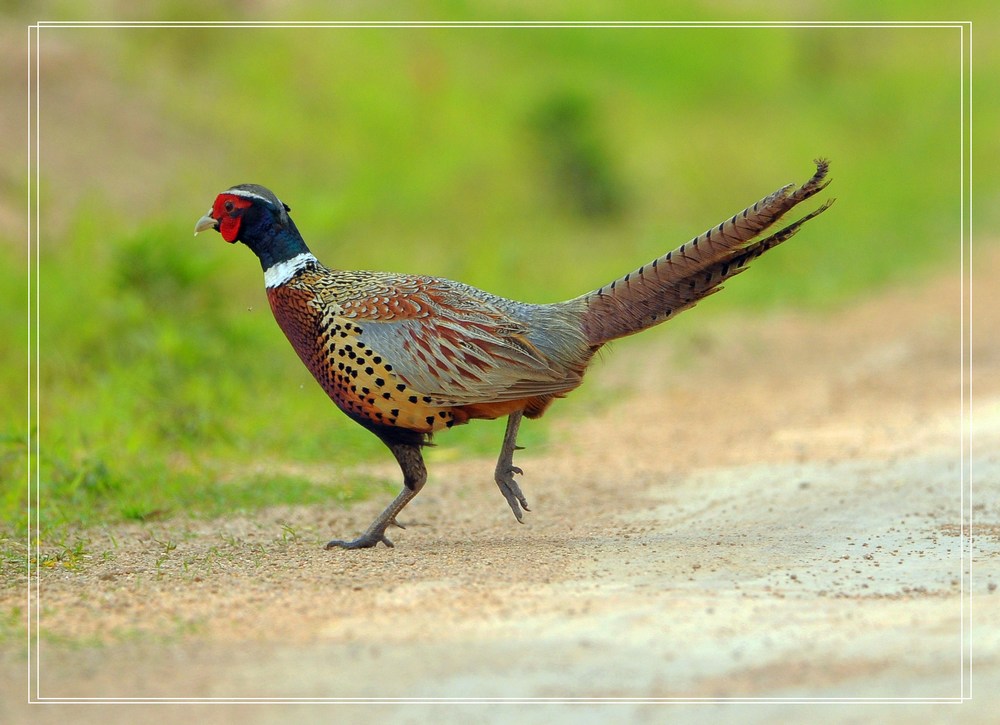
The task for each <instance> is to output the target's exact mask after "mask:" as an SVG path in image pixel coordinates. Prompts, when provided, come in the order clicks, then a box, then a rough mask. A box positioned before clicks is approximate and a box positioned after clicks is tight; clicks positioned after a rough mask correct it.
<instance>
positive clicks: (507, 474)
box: [494, 465, 531, 524]
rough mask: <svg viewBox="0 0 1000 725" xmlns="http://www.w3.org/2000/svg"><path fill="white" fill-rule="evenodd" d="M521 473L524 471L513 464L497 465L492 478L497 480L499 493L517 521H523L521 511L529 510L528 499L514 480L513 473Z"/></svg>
mask: <svg viewBox="0 0 1000 725" xmlns="http://www.w3.org/2000/svg"><path fill="white" fill-rule="evenodd" d="M515 474H517V475H523V474H524V471H522V470H521V469H520V468H518V467H517V466H514V465H510V466H498V467H497V470H496V473H495V476H494V480H495V481H496V482H497V486H498V487H499V488H500V493H502V494H503V497H504V498H505V499H506V500H507V505H508V506H510V510H511V511H513V512H514V518H516V519H517V521H518V523H522V524H523V523H524V521H523V520H522V515H521V511H522V509H523V510H524V511H531V509H530V508H528V500H527V499H526V498H525V497H524V494H523V493H522V492H521V487H520V486H518V485H517V481H515V480H514V475H515Z"/></svg>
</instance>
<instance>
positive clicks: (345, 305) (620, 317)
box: [195, 160, 832, 549]
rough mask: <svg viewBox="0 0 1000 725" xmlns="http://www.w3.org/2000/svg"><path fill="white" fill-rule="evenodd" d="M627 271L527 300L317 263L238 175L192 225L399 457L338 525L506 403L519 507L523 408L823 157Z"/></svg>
mask: <svg viewBox="0 0 1000 725" xmlns="http://www.w3.org/2000/svg"><path fill="white" fill-rule="evenodd" d="M816 165H817V169H816V173H815V174H814V175H813V177H812V178H811V179H809V181H807V182H806V183H805V184H803V185H802V186H801V187H799V188H797V189H796V188H794V185H788V186H785V187H782V188H781V189H778V190H777V191H775V192H774V193H773V194H771V195H769V196H767V197H765V198H763V199H761V200H760V201H758V202H757V203H756V204H754V205H753V206H751V207H749V208H747V209H745V210H744V211H742V212H740V213H739V214H736V215H735V216H733V217H732V218H731V219H729V220H728V221H725V222H723V223H721V224H719V225H718V226H717V227H714V228H712V229H710V230H709V231H707V232H705V233H704V234H702V235H701V236H699V237H695V238H694V239H692V240H691V241H689V242H687V243H685V244H682V245H681V246H680V247H678V248H677V249H675V250H674V251H672V252H669V253H667V254H665V255H664V256H662V257H660V258H658V259H654V260H653V261H652V262H650V263H649V264H644V265H643V266H641V267H639V269H637V270H635V271H634V272H629V273H628V274H626V275H625V276H624V277H621V278H620V279H617V280H615V281H614V282H611V283H610V284H607V285H605V286H603V287H601V288H599V289H596V290H594V291H593V292H588V293H587V294H585V295H582V296H580V297H577V298H576V299H572V300H568V301H566V302H557V303H554V304H527V303H524V302H515V301H513V300H508V299H504V298H502V297H497V296H496V295H492V294H489V293H488V292H483V291H481V290H478V289H476V288H474V287H470V286H468V285H464V284H460V283H458V282H452V281H449V280H446V279H438V278H434V277H423V276H416V275H408V274H391V273H386V272H349V271H343V270H337V269H330V268H328V267H325V266H323V265H322V264H320V262H319V261H318V260H317V259H316V257H314V256H313V255H312V254H311V253H310V252H309V249H308V248H307V247H306V244H305V242H304V241H303V240H302V236H301V235H300V234H299V230H298V229H297V228H296V227H295V223H294V222H293V221H292V219H291V217H289V216H288V212H289V211H290V209H289V207H288V206H286V205H285V204H283V203H282V202H281V201H279V199H278V198H277V197H276V196H275V195H274V194H273V193H271V192H270V191H268V190H267V189H265V188H264V187H262V186H257V185H255V184H240V185H238V186H234V187H232V188H230V189H227V190H226V191H224V192H222V193H221V194H219V195H218V197H217V198H216V199H215V203H214V204H213V205H212V208H211V209H209V211H208V213H207V214H206V215H205V216H203V217H202V218H201V219H199V220H198V223H197V224H196V225H195V234H197V233H198V232H201V231H204V230H206V229H215V230H217V231H219V232H220V233H221V234H222V237H223V238H224V239H225V240H226V241H227V242H230V243H233V242H237V241H239V242H243V243H244V244H245V245H247V246H248V247H250V249H251V250H252V251H253V252H254V254H256V255H257V257H258V258H259V259H260V263H261V267H263V269H264V284H265V287H266V289H267V298H268V301H269V302H270V304H271V310H272V311H273V312H274V317H275V319H276V320H277V322H278V325H280V326H281V329H282V330H283V331H284V333H285V335H286V336H287V337H288V340H289V341H290V342H291V344H292V346H293V347H294V348H295V351H296V352H297V353H298V355H299V357H300V358H301V359H302V362H303V363H305V365H306V367H308V368H309V370H310V371H311V372H312V374H313V375H314V376H315V378H316V380H317V381H318V382H319V384H320V385H321V386H323V389H324V390H325V391H326V393H327V394H328V395H329V396H330V398H332V399H333V401H334V402H335V403H336V404H337V406H338V407H339V408H340V409H341V410H342V411H344V412H345V413H346V414H347V415H348V416H350V417H351V418H352V419H354V420H355V421H357V422H358V423H360V424H361V425H363V426H364V427H366V428H367V429H369V430H370V431H372V432H373V433H374V434H375V435H377V436H378V437H379V438H380V439H381V440H382V442H383V443H385V445H386V446H388V448H389V450H391V451H392V453H393V455H394V456H395V457H396V460H397V461H398V463H399V466H400V468H401V469H402V472H403V490H402V491H401V492H400V493H399V495H398V496H397V497H396V498H395V500H394V501H393V502H392V503H391V504H389V506H388V507H387V508H386V509H385V510H384V511H383V512H382V513H381V514H380V515H379V516H378V518H376V519H375V521H374V522H373V523H372V525H371V526H369V527H368V529H367V531H365V532H364V533H363V534H362V535H361V536H360V537H358V538H357V539H354V540H353V541H340V540H334V541H331V542H329V543H328V544H327V545H326V548H328V549H329V548H333V547H344V548H347V549H356V548H362V547H370V546H375V545H376V544H377V543H378V542H380V541H381V542H382V543H384V544H385V545H386V546H392V542H390V541H389V539H388V538H387V537H386V535H385V530H386V528H388V526H389V525H390V524H395V525H397V526H398V525H399V524H397V523H396V516H397V515H398V514H399V512H400V511H401V510H402V509H403V507H404V506H406V504H407V503H408V502H409V501H410V500H411V499H412V498H413V497H414V496H416V495H417V493H418V492H419V491H420V489H421V488H422V487H423V485H424V482H425V481H426V479H427V471H426V469H425V468H424V462H423V457H422V455H421V447H422V446H423V445H425V444H426V443H427V442H428V441H429V438H430V436H431V434H433V433H435V432H437V431H440V430H443V429H445V428H450V427H452V426H453V425H459V424H462V423H466V422H468V421H470V420H472V419H475V418H490V419H492V418H497V417H500V416H503V415H506V416H507V429H506V433H505V435H504V439H503V445H502V447H501V450H500V457H499V459H498V461H497V465H496V470H495V480H496V483H497V485H498V486H499V487H500V491H501V492H502V493H503V496H504V498H505V499H506V500H507V503H508V504H509V505H510V508H511V510H512V511H513V512H514V516H515V517H516V518H517V520H518V521H521V518H522V514H521V511H522V509H523V510H525V511H527V510H528V503H527V501H526V499H525V497H524V494H523V493H522V492H521V489H520V487H519V486H518V484H517V482H516V481H515V480H514V474H520V473H521V469H519V468H517V467H516V466H515V465H514V461H513V459H514V451H515V450H516V449H517V445H516V439H517V431H518V426H519V425H520V422H521V417H522V415H526V416H527V417H529V418H537V417H538V416H540V415H542V413H544V412H545V410H546V408H548V406H549V404H551V403H552V401H553V400H554V399H556V398H559V397H562V396H564V395H566V393H568V392H569V391H571V390H573V389H574V388H576V387H577V386H578V385H580V383H581V381H582V380H583V374H584V372H585V371H586V369H587V366H588V365H589V363H590V361H591V359H592V358H593V356H594V353H595V352H597V350H598V349H599V348H600V347H601V346H602V345H604V344H605V343H607V342H610V341H611V340H614V339H616V338H619V337H624V336H625V335H631V334H632V333H635V332H639V331H640V330H644V329H646V328H647V327H651V326H653V325H656V324H659V323H661V322H664V321H665V320H668V319H670V318H671V317H673V316H675V315H676V314H677V313H679V312H681V311H683V310H686V309H687V308H689V307H691V306H693V305H694V304H695V303H696V302H697V301H698V300H700V299H702V298H703V297H705V296H706V295H709V294H711V293H713V292H716V291H718V290H719V288H720V285H721V284H722V282H724V281H725V280H727V279H729V278H730V277H733V276H734V275H737V274H739V273H740V272H742V271H743V270H744V269H746V267H747V265H748V264H749V263H750V262H751V261H752V260H754V259H756V258H757V257H759V256H760V255H761V254H763V253H764V252H766V251H767V250H769V249H771V248H772V247H775V246H777V245H778V244H780V243H781V242H783V241H785V240H786V239H788V238H789V237H791V236H792V235H793V234H795V233H796V232H797V231H798V230H799V228H800V227H801V226H802V225H803V224H804V223H805V222H807V221H808V220H810V219H812V218H813V217H815V216H817V215H818V214H820V213H822V212H823V211H825V210H826V209H827V207H829V205H830V204H831V203H832V199H831V200H830V201H827V202H826V203H825V204H823V205H822V206H820V207H819V208H818V209H816V210H815V211H813V212H811V213H809V214H807V215H805V216H804V217H802V218H801V219H799V220H798V221H796V222H794V223H793V224H790V225H788V226H786V227H784V228H782V229H780V230H779V231H777V232H774V233H772V234H771V235H770V236H767V237H765V238H763V239H757V241H753V240H754V239H755V238H757V237H759V236H760V235H761V234H762V232H764V231H765V230H766V229H768V228H769V227H771V226H772V225H773V224H774V223H775V222H776V221H777V220H778V219H779V218H780V217H781V216H782V215H783V214H785V213H786V212H787V211H788V210H790V209H791V208H792V207H794V206H796V205H797V204H799V203H800V202H802V201H804V200H805V199H808V198H809V197H811V196H812V195H813V194H815V193H817V192H819V191H820V190H822V189H823V188H824V187H825V186H826V185H827V183H829V182H826V181H824V179H825V176H826V172H827V166H828V164H827V162H826V161H824V160H818V161H817V162H816Z"/></svg>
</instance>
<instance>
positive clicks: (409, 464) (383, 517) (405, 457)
mask: <svg viewBox="0 0 1000 725" xmlns="http://www.w3.org/2000/svg"><path fill="white" fill-rule="evenodd" d="M389 450H391V451H392V454H393V455H394V456H395V457H396V460H397V461H398V462H399V467H400V468H401V469H402V471H403V490H402V491H400V492H399V495H398V496H396V498H395V499H393V501H392V503H391V504H389V505H388V506H386V508H385V511H383V512H382V513H380V514H379V515H378V517H377V518H376V519H375V520H374V521H373V522H372V524H371V526H369V527H368V528H367V529H366V530H365V532H364V533H363V534H361V536H359V537H358V538H356V539H354V540H353V541H342V540H340V539H334V540H333V541H330V542H328V543H327V545H326V548H327V549H333V548H336V547H340V548H342V549H368V548H371V547H373V546H376V545H377V544H378V543H379V542H382V543H383V544H385V545H386V546H388V547H390V548H392V546H393V543H392V542H391V541H389V537H388V536H386V535H385V530H386V529H387V528H389V526H393V525H395V526H399V528H403V526H400V524H398V523H397V522H396V516H397V514H399V512H400V511H402V510H403V507H405V506H406V504H408V503H409V502H410V501H411V500H413V497H414V496H416V495H417V494H418V493H420V489H421V488H423V487H424V483H425V482H426V481H427V469H426V468H425V467H424V458H423V456H422V455H421V453H420V446H417V445H405V444H389Z"/></svg>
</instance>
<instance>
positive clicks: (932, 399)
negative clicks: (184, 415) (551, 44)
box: [0, 254, 1000, 723]
mask: <svg viewBox="0 0 1000 725" xmlns="http://www.w3.org/2000/svg"><path fill="white" fill-rule="evenodd" d="M979 256H980V257H984V260H983V262H982V264H977V277H976V279H977V280H983V279H989V278H994V277H996V276H997V273H1000V254H992V255H983V254H981V255H979ZM986 257H988V258H986ZM956 271H957V269H956ZM985 286H986V285H984V284H980V285H979V286H978V287H977V289H976V298H975V305H976V306H975V329H976V331H977V334H976V335H975V336H974V348H973V354H974V374H973V377H972V384H973V391H974V399H973V400H974V409H973V412H974V418H973V423H974V426H973V430H974V438H973V446H974V448H973V451H972V452H973V457H972V465H971V488H970V487H969V486H968V485H966V487H965V490H964V491H963V485H962V482H963V475H962V473H963V466H964V468H965V474H966V475H965V478H966V480H968V479H969V477H970V476H969V474H970V461H969V458H968V456H967V455H965V456H963V446H962V437H961V431H962V426H963V417H962V408H961V391H962V386H963V378H962V376H961V370H962V367H961V359H960V355H961V345H960V335H959V331H960V326H961V321H960V311H961V307H960V300H961V290H960V287H959V279H958V277H957V275H955V276H953V277H949V278H943V279H939V280H935V281H931V282H928V283H927V284H924V285H922V286H919V287H915V288H911V289H906V290H897V291H894V292H892V293H890V294H886V295H884V296H882V297H880V298H878V299H876V300H872V301H869V302H865V303H864V304H861V305H859V306H857V307H854V308H851V309H848V310H846V311H843V312H839V313H836V314H830V315H825V316H796V315H792V314H786V315H782V316H776V317H772V318H769V319H765V320H759V319H754V320H728V319H727V320H721V321H720V320H717V319H716V320H713V322H712V325H711V327H710V328H708V329H706V330H705V332H704V334H703V335H702V336H700V337H699V339H698V341H697V344H695V345H691V346H687V347H686V348H685V349H684V350H682V351H679V352H678V351H677V350H671V348H670V344H671V341H670V335H669V333H667V332H666V331H661V332H657V333H653V334H649V333H647V338H648V339H645V340H638V341H635V342H631V341H630V342H628V343H626V344H623V345H620V346H619V347H618V349H617V351H616V352H615V353H613V354H612V355H610V356H609V357H608V359H607V360H605V361H604V364H603V365H600V366H599V367H598V368H597V369H596V370H595V371H594V374H593V375H592V377H591V379H590V380H589V383H588V384H589V385H593V386H597V389H598V390H604V389H606V390H607V391H608V396H609V398H610V397H612V395H617V396H619V398H620V399H617V400H614V402H612V403H609V404H602V405H601V406H600V409H599V410H598V411H596V412H593V413H591V414H588V415H586V416H585V417H584V413H585V411H584V409H583V408H582V407H575V406H574V403H573V401H566V402H565V403H564V404H562V407H560V405H557V406H555V408H554V409H553V411H552V412H551V413H550V414H549V415H550V416H551V417H552V418H553V419H554V421H553V423H554V426H555V429H554V433H553V435H552V441H551V442H550V443H549V444H547V445H546V446H545V448H544V450H535V451H531V450H529V451H524V452H523V453H522V454H520V455H519V458H518V463H520V464H521V465H522V466H523V468H524V469H525V472H526V475H525V476H524V478H523V479H522V486H523V488H524V490H525V493H526V494H527V496H528V499H529V502H530V503H531V505H532V512H531V513H530V514H528V515H527V517H526V521H527V523H526V524H525V525H524V526H518V525H517V524H516V523H514V521H513V519H512V518H511V516H510V513H509V510H507V507H506V504H505V503H504V502H503V500H502V499H501V497H500V495H499V493H498V492H497V490H496V488H495V486H494V485H493V483H492V481H491V472H492V469H493V461H492V460H487V459H477V460H462V459H459V460H454V459H451V460H437V461H432V463H431V465H430V471H431V479H430V483H429V484H428V486H427V488H425V490H424V491H423V492H422V494H421V495H420V496H419V497H418V498H417V499H416V500H415V501H414V503H413V504H412V505H411V506H410V507H409V508H408V509H407V510H406V512H405V514H404V516H401V519H403V520H405V521H406V522H407V523H408V524H409V526H408V528H407V529H406V530H405V531H398V530H397V531H396V532H395V533H394V535H393V538H394V540H395V542H396V548H395V549H391V550H390V549H387V548H384V547H380V548H378V549H374V550H368V551H361V552H343V551H332V552H327V551H324V550H323V549H322V548H321V544H322V542H324V541H325V540H326V539H327V538H329V536H331V535H338V536H344V535H348V534H353V533H354V532H357V531H360V530H361V529H363V528H364V526H366V525H367V523H368V522H369V520H370V519H371V518H372V517H373V516H374V514H375V513H377V511H378V510H380V509H381V507H382V506H383V505H384V504H385V503H386V501H387V500H388V495H386V496H379V497H376V498H375V499H373V500H371V501H369V502H366V503H365V504H363V505H358V506H356V507H354V508H353V509H351V510H349V511H346V512H345V511H344V510H342V509H340V508H338V507H336V506H334V505H331V506H329V507H311V508H300V509H284V510H273V511H267V512H262V513H260V514H259V515H257V516H254V517H253V518H235V517H234V518H231V519H225V520H220V521H211V522H207V521H166V522H159V523H154V524H149V525H121V526H116V527H114V528H113V529H107V530H100V531H93V532H87V535H88V536H89V537H90V540H91V549H92V550H93V551H94V552H95V554H94V556H92V557H91V558H90V559H88V560H86V561H85V562H84V563H83V565H81V566H79V567H78V568H76V569H74V570H64V569H61V568H59V567H55V568H52V569H47V570H45V571H44V572H43V573H42V578H41V582H40V592H41V616H40V626H41V631H42V637H41V639H40V644H39V647H38V660H37V671H38V676H37V680H36V682H37V688H38V689H37V694H38V695H40V696H41V697H43V698H68V699H80V700H83V699H84V698H115V699H118V698H147V699H148V698H184V699H195V698H217V699H219V700H220V702H218V703H216V704H214V705H198V706H192V705H187V706H184V705H162V706H158V707H157V706H153V705H149V704H145V705H131V706H124V705H114V706H112V705H101V704H90V705H82V704H74V705H58V706H57V705H50V706H31V707H30V709H29V706H28V705H26V704H23V703H24V700H25V699H26V692H27V685H26V682H25V672H26V669H27V666H26V663H27V652H26V650H22V651H20V652H7V653H5V654H4V656H3V659H2V665H3V668H4V670H3V671H4V673H5V674H6V675H7V676H6V677H5V678H4V681H3V690H2V692H0V694H2V696H3V702H2V704H0V720H2V721H3V722H25V721H27V719H28V718H29V717H30V719H31V721H32V722H57V721H59V722H66V721H71V722H82V723H91V722H108V721H112V722H117V721H121V722H127V721H132V722H134V721H136V720H137V719H138V718H140V717H141V718H142V719H143V720H146V719H149V718H153V717H155V718H156V719H158V720H160V721H162V722H182V721H185V720H189V719H190V718H192V717H197V718H198V719H199V720H210V721H213V722H247V721H250V722H288V721H292V722H313V721H317V722H328V721H331V720H335V721H340V720H348V719H350V720H354V719H361V718H364V719H376V718H377V719H378V720H379V721H381V720H383V719H384V720H390V721H400V722H422V721H425V720H430V719H433V720H438V721H443V722H470V721H472V722H481V721H490V722H493V721H499V722H506V721H517V722H547V721H551V720H557V721H562V720H566V721H573V722H597V721H605V720H624V719H629V720H632V721H637V722H659V721H661V720H663V719H665V718H666V717H677V716H683V717H684V718H685V719H686V720H690V721H695V722H701V721H705V722H709V721H711V722H715V721H718V720H719V719H720V718H726V719H736V718H737V717H738V719H739V720H740V721H742V722H770V721H773V720H774V719H776V718H782V719H791V720H804V719H806V718H807V717H808V718H809V719H810V720H829V721H844V722H851V721H858V722H862V721H865V722H870V721H872V720H873V719H876V718H879V719H881V720H882V721H895V720H913V719H914V718H920V719H921V720H932V721H955V722H957V721H958V720H960V719H961V720H962V721H966V722H995V721H996V720H995V719H994V717H995V708H996V705H997V704H998V702H1000V697H998V695H997V692H998V691H1000V592H997V591H996V588H997V584H998V583H1000V341H998V339H997V336H996V335H995V334H992V332H993V331H995V330H997V329H1000V293H998V292H996V291H991V290H987V289H985ZM690 314H692V315H695V314H698V312H697V311H696V312H693V313H690ZM626 381H631V382H629V385H628V390H629V393H628V395H627V396H626V397H624V398H621V396H620V392H616V393H612V391H620V389H621V388H620V386H621V385H622V383H624V382H626ZM636 381H639V382H636ZM968 382H969V381H968V380H965V383H966V384H967V383H968ZM528 425H530V423H528ZM497 443H498V445H499V440H498V441H497ZM967 453H968V451H967V450H965V454H967ZM376 469H377V471H378V472H380V473H381V472H391V471H392V467H391V466H390V465H389V464H388V463H387V464H386V466H379V467H376ZM316 473H317V475H319V476H329V477H334V476H343V475H345V472H343V471H332V470H331V471H317V472H316ZM963 501H964V502H965V506H966V511H968V510H970V502H971V512H972V515H973V519H972V524H973V527H972V529H971V533H972V534H973V536H972V538H971V539H970V537H969V534H970V529H969V528H968V526H967V524H968V523H969V522H968V520H967V519H966V520H965V524H966V526H965V527H964V528H963ZM112 536H113V538H114V540H115V543H116V547H113V546H112V544H111V537H112ZM105 540H106V541H107V542H108V543H107V544H102V541H105ZM168 542H169V543H168ZM171 547H173V548H171ZM105 550H107V551H108V552H109V553H108V554H107V555H103V556H102V555H101V554H100V552H102V551H105ZM963 554H964V558H963ZM970 556H971V559H970ZM963 562H964V564H963ZM970 562H971V565H970ZM0 597H2V598H0V602H2V605H3V607H4V609H3V611H4V612H9V611H11V610H12V608H13V607H15V606H21V607H22V608H23V606H24V598H25V595H24V594H23V592H22V590H20V589H18V588H14V587H9V586H8V587H7V588H5V589H4V590H3V591H2V595H0ZM970 632H971V634H970ZM963 634H964V637H963ZM963 642H964V650H963ZM970 646H971V647H972V648H973V649H972V655H973V667H972V670H971V672H970V670H969V669H968V668H967V667H966V666H965V665H964V662H965V661H966V657H967V656H968V653H969V649H970ZM970 693H971V694H972V695H973V699H972V700H971V702H965V703H961V704H959V703H955V702H952V703H947V702H946V703H942V704H919V705H918V704H906V703H905V702H904V703H901V704H891V703H887V702H882V703H881V704H876V705H873V704H864V705H862V704H857V703H853V704H852V703H843V702H837V701H838V700H840V699H842V698H852V699H856V698H876V699H878V700H880V701H885V700H891V699H896V698H898V699H901V700H905V699H906V698H921V699H941V700H955V699H957V698H961V697H962V696H963V694H964V695H969V694H970ZM240 698H263V699H280V698H306V699H309V700H322V699H325V698H404V699H413V698H474V699H484V698H515V699H529V698H554V699H556V700H563V699H565V698H621V699H623V701H619V702H615V703H613V704H599V705H598V704H590V705H566V704H557V703H550V704H537V703H536V704H531V705H517V704H502V705H493V706H492V707H489V706H486V705H483V704H475V705H474V704H465V705H455V704H452V705H449V706H444V705H433V704H426V703H409V702H395V703H389V704H382V705H378V706H371V705H368V706H365V705H343V704H339V705H330V704H312V705H307V704H283V705H273V704H261V703H257V704H237V703H233V702H231V701H232V700H234V699H240ZM655 698H682V699H684V700H686V701H687V702H686V703H685V704H678V703H676V702H674V703H670V704H659V703H652V702H648V701H647V700H650V699H655ZM698 698H708V699H711V698H737V699H740V698H742V699H756V698H763V699H764V700H765V702H756V703H754V704H752V705H749V704H742V705H741V704H738V703H729V704H711V703H708V704H705V703H701V704H696V702H695V701H696V700H697V699H698ZM813 700H822V701H827V703H828V704H818V703H816V702H812V701H813ZM991 701H992V702H991ZM140 708H143V710H142V711H140V710H139V709H140ZM153 708H155V709H153ZM195 708H196V709H195ZM150 709H152V711H151V712H150V711H149V710H150Z"/></svg>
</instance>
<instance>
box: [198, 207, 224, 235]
mask: <svg viewBox="0 0 1000 725" xmlns="http://www.w3.org/2000/svg"><path fill="white" fill-rule="evenodd" d="M218 228H219V222H218V221H216V220H215V219H214V218H213V217H212V210H211V209H209V210H208V213H207V214H205V216H203V217H202V218H201V219H199V220H198V223H197V224H195V225H194V235H195V236H198V232H203V231H205V230H206V229H218Z"/></svg>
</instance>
